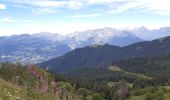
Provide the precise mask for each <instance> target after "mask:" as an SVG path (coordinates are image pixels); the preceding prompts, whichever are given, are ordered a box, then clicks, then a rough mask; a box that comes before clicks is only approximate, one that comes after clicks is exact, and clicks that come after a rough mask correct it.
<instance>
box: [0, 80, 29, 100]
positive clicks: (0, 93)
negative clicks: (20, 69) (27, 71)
mask: <svg viewBox="0 0 170 100" xmlns="http://www.w3.org/2000/svg"><path fill="white" fill-rule="evenodd" d="M0 100H26V90H25V89H22V88H20V87H17V86H16V85H13V84H11V83H9V82H6V81H4V80H2V79H0Z"/></svg>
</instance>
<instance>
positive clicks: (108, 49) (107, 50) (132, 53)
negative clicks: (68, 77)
mask: <svg viewBox="0 0 170 100" xmlns="http://www.w3.org/2000/svg"><path fill="white" fill-rule="evenodd" d="M169 44H170V37H164V38H160V39H156V40H153V41H146V42H140V43H135V44H132V45H129V46H125V47H118V46H112V45H108V44H105V45H93V46H87V47H84V48H79V49H75V50H73V51H71V52H69V53H67V54H65V55H64V56H61V57H58V58H55V59H52V60H49V61H47V62H43V63H41V64H40V65H41V66H42V67H47V66H48V67H49V69H50V70H53V71H59V72H63V71H69V70H73V69H76V68H86V67H106V66H107V67H108V66H109V65H111V64H112V62H114V61H118V60H124V59H129V58H133V57H145V56H157V55H162V54H170V45H169Z"/></svg>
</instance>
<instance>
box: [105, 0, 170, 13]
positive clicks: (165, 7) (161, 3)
mask: <svg viewBox="0 0 170 100" xmlns="http://www.w3.org/2000/svg"><path fill="white" fill-rule="evenodd" d="M117 1H118V0H117ZM122 1H123V0H122ZM169 4H170V0H128V2H125V3H122V4H121V5H119V6H117V7H114V8H112V7H111V8H110V10H109V11H108V13H110V14H115V13H122V12H126V11H129V10H139V9H141V10H144V11H149V12H151V13H157V14H161V15H170V6H169Z"/></svg>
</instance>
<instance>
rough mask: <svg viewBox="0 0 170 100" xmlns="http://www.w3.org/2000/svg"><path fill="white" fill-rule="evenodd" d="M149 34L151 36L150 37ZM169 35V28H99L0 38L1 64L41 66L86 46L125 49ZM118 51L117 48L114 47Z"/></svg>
mask: <svg viewBox="0 0 170 100" xmlns="http://www.w3.org/2000/svg"><path fill="white" fill-rule="evenodd" d="M151 35H152V36H151ZM168 35H170V27H163V28H160V29H155V30H149V29H147V28H145V27H139V28H135V29H133V30H130V29H114V28H108V27H106V28H101V29H94V30H87V31H83V32H74V33H71V34H68V35H65V36H63V35H60V34H57V33H48V32H41V33H35V34H33V35H29V34H22V35H13V36H2V37H0V47H1V48H0V62H4V61H9V62H16V61H18V62H21V63H40V62H44V61H47V60H50V59H52V58H55V57H59V56H62V55H64V54H66V53H68V52H69V51H71V50H74V49H76V48H82V47H85V46H88V45H104V44H106V43H107V44H109V45H115V46H120V47H123V46H128V45H130V44H133V43H137V42H141V41H145V40H153V39H156V38H160V37H163V36H168ZM117 48H119V47H117Z"/></svg>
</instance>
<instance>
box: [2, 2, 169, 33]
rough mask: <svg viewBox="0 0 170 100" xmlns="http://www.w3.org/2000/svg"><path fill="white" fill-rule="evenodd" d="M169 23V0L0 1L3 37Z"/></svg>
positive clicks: (150, 26)
mask: <svg viewBox="0 0 170 100" xmlns="http://www.w3.org/2000/svg"><path fill="white" fill-rule="evenodd" d="M140 26H145V27H147V28H150V29H154V28H160V27H167V26H170V0H0V36H3V35H13V34H23V33H30V34H33V33H38V32H52V33H59V34H63V35H66V34H68V33H72V32H75V31H84V30H87V29H96V28H103V27H113V28H118V29H120V28H135V27H140Z"/></svg>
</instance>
